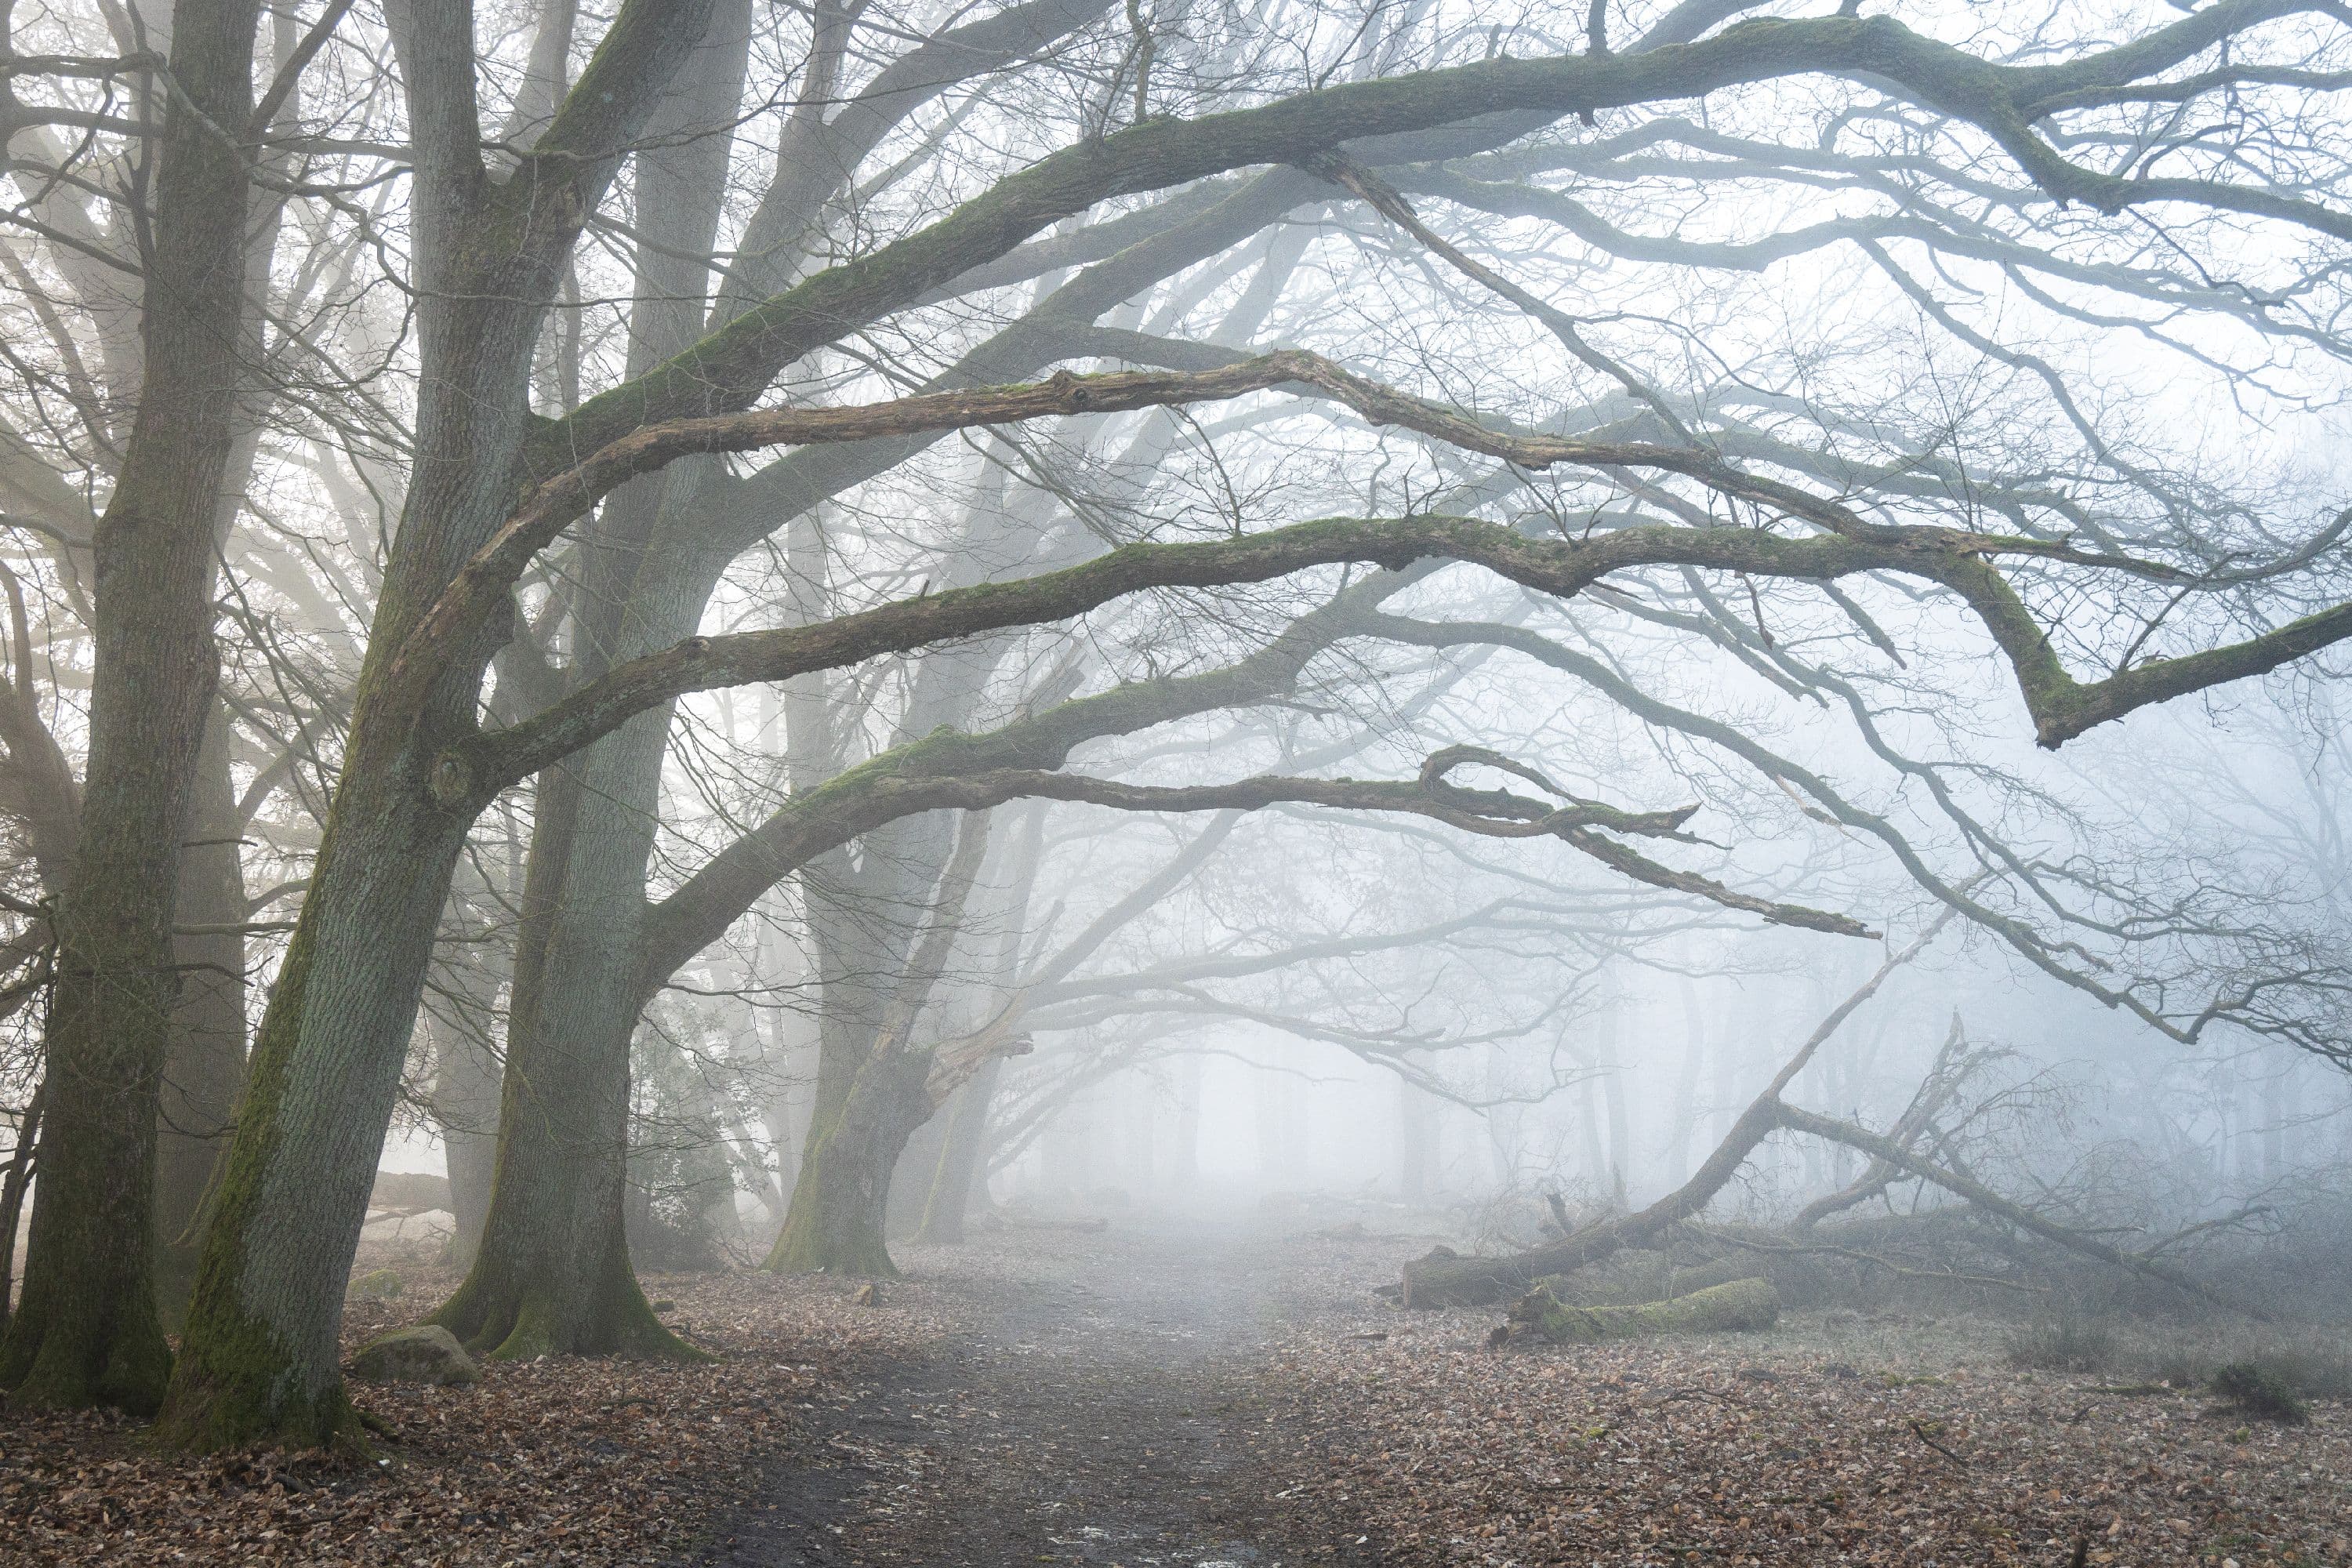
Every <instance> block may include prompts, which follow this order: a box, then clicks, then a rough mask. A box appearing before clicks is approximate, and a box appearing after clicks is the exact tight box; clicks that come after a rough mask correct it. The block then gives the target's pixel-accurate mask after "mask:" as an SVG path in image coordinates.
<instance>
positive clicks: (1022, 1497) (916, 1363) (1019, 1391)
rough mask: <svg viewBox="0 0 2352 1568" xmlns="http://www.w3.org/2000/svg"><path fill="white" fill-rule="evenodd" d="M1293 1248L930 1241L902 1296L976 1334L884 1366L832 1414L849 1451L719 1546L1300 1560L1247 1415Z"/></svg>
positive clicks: (767, 1567) (792, 1559)
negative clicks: (1248, 1437)
mask: <svg viewBox="0 0 2352 1568" xmlns="http://www.w3.org/2000/svg"><path fill="white" fill-rule="evenodd" d="M1280 1246H1281V1243H1280V1242H1279V1240H1278V1239H1276V1238H1273V1237H1255V1238H1253V1237H1247V1236H1240V1235H1236V1234H1235V1233H1234V1232H1232V1231H1229V1230H1228V1231H1211V1230H1206V1229H1202V1228H1188V1229H1178V1228H1171V1227H1167V1226H1154V1227H1152V1228H1151V1229H1150V1230H1149V1231H1148V1232H1143V1231H1139V1229H1138V1228H1137V1227H1133V1226H1121V1227H1118V1228H1115V1229H1113V1230H1111V1231H1108V1232H1105V1233H1101V1234H1098V1235H1072V1234H1070V1233H1055V1232H1020V1233H1012V1234H1008V1235H1001V1236H998V1237H992V1238H989V1239H988V1240H986V1241H984V1242H982V1243H981V1244H980V1245H977V1246H975V1247H968V1248H940V1249H932V1250H923V1249H912V1250H910V1251H908V1253H907V1254H906V1255H905V1256H904V1257H902V1258H901V1262H902V1264H903V1265H904V1266H905V1267H906V1268H908V1274H909V1277H910V1278H909V1279H908V1281H907V1282H906V1283H903V1284H886V1285H885V1286H884V1287H883V1288H882V1289H883V1291H884V1296H885V1305H884V1307H883V1308H882V1309H881V1310H889V1306H890V1303H892V1302H894V1301H897V1300H902V1299H905V1300H917V1301H920V1302H921V1303H922V1304H923V1305H924V1306H925V1307H927V1308H935V1309H945V1310H946V1314H947V1316H948V1317H949V1318H950V1320H951V1321H956V1322H959V1323H961V1325H963V1326H964V1331H963V1332H961V1333H960V1334H957V1335H955V1336H954V1337H952V1338H951V1339H950V1340H948V1341H946V1342H942V1343H940V1345H939V1347H938V1350H937V1352H936V1353H934V1354H930V1355H926V1356H924V1357H921V1358H919V1359H917V1360H912V1361H907V1362H902V1363H896V1364H894V1365H891V1366H889V1367H887V1368H885V1369H882V1371H881V1372H880V1373H879V1376H878V1378H877V1381H876V1383H875V1384H873V1385H872V1386H871V1387H869V1388H868V1389H867V1390H866V1391H865V1392H864V1393H863V1394H861V1396H860V1397H859V1398H858V1399H857V1400H856V1402H854V1403H853V1404H851V1405H847V1406H845V1407H844V1408H843V1409H842V1410H840V1411H839V1412H837V1413H835V1414H834V1415H832V1416H831V1417H830V1419H831V1421H832V1423H833V1426H832V1428H831V1430H830V1432H829V1434H828V1442H829V1447H830V1448H831V1449H832V1451H833V1452H835V1454H837V1455H838V1456H839V1457H840V1458H839V1462H838V1463H837V1464H835V1465H827V1466H824V1467H821V1468H796V1469H793V1470H789V1471H785V1472H783V1473H781V1474H779V1475H778V1476H777V1478H776V1480H775V1483H774V1488H773V1490H772V1495H771V1496H770V1498H769V1499H768V1500H767V1501H766V1502H765V1503H764V1504H763V1505H762V1506H761V1507H760V1508H758V1509H755V1510H751V1511H749V1512H746V1513H745V1514H742V1515H740V1516H739V1517H737V1518H736V1519H734V1520H732V1521H729V1522H728V1523H727V1524H726V1525H725V1526H724V1527H723V1528H722V1531H721V1536H722V1539H721V1541H720V1542H719V1543H717V1544H715V1545H714V1546H713V1547H712V1548H711V1549H710V1550H709V1552H707V1553H706V1554H705V1555H704V1556H702V1557H701V1558H700V1559H698V1561H699V1562H700V1563H703V1564H706V1565H709V1568H801V1565H803V1564H806V1565H810V1568H817V1565H823V1568H832V1565H834V1564H846V1563H921V1564H923V1565H925V1568H966V1565H969V1568H1004V1565H1007V1564H1013V1563H1097V1564H1113V1563H1116V1564H1122V1565H1124V1568H1143V1565H1150V1564H1170V1565H1174V1564H1182V1565H1184V1568H1213V1565H1216V1564H1231V1565H1234V1568H1276V1564H1279V1563H1284V1562H1285V1561H1288V1562H1291V1563H1297V1562H1298V1561H1299V1560H1300V1556H1299V1553H1298V1552H1296V1551H1295V1550H1286V1547H1285V1545H1284V1544H1283V1543H1282V1542H1280V1541H1279V1540H1278V1539H1277V1536H1278V1534H1279V1527H1278V1526H1277V1525H1276V1523H1275V1521H1274V1518H1273V1516H1272V1515H1271V1514H1270V1512H1269V1508H1268V1504H1269V1499H1268V1495H1267V1494H1268V1490H1269V1489H1268V1486H1267V1484H1266V1483H1265V1480H1264V1479H1263V1478H1261V1477H1260V1476H1258V1475H1257V1474H1256V1473H1255V1465H1254V1463H1253V1461H1252V1458H1251V1457H1250V1454H1249V1452H1248V1449H1247V1446H1246V1444H1245V1442H1244V1438H1243V1436H1242V1431H1241V1428H1242V1426H1243V1424H1244V1422H1246V1421H1247V1420H1248V1419H1249V1411H1250V1408H1251V1406H1252V1405H1253V1403H1254V1398H1253V1389H1254V1379H1255V1373H1256V1369H1257V1366H1258V1364H1259V1360H1260V1357H1261V1356H1262V1354H1263V1353H1264V1352H1263V1347H1264V1329H1263V1325H1264V1324H1265V1322H1266V1321H1267V1319H1268V1315H1269V1314H1270V1313H1271V1312H1272V1311H1273V1310H1274V1307H1273V1300H1272V1289H1273V1286H1274V1283H1275V1281H1276V1276H1278V1273H1279V1268H1280V1264H1279V1248H1280ZM1317 1560H1318V1562H1321V1563H1329V1562H1333V1561H1335V1559H1334V1558H1333V1557H1332V1556H1330V1555H1328V1554H1326V1553H1318V1554H1317ZM1337 1560H1338V1561H1344V1560H1345V1559H1344V1558H1340V1559H1337Z"/></svg>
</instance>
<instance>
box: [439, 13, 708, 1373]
mask: <svg viewBox="0 0 2352 1568" xmlns="http://www.w3.org/2000/svg"><path fill="white" fill-rule="evenodd" d="M749 47H750V20H749V13H748V7H747V6H746V5H744V4H743V3H742V0H722V3H721V4H719V5H716V6H714V7H713V16H712V21H711V31H710V33H709V36H708V38H707V40H706V42H705V44H704V46H703V47H700V48H699V49H698V50H697V51H696V53H695V54H694V56H693V57H692V58H691V59H690V61H689V62H688V66H687V68H685V69H684V70H683V71H682V72H681V73H680V77H679V79H678V82H677V91H675V92H673V93H672V94H671V95H670V96H669V97H668V98H667V100H665V104H664V107H663V109H662V110H661V111H660V113H659V114H658V115H657V116H656V120H655V121H654V124H653V126H652V128H651V130H650V132H649V135H648V137H647V142H648V143H649V146H648V147H647V148H646V150H644V151H641V152H640V153H638V154H637V165H638V166H637V176H636V185H637V192H638V197H637V199H638V212H637V222H638V229H639V232H640V234H641V235H642V236H643V237H644V238H645V240H646V243H645V245H644V246H642V247H640V250H639V254H638V257H637V259H636V269H637V293H638V304H637V306H636V309H635V311H634V312H633V313H632V317H631V322H630V342H629V359H628V367H627V368H628V374H630V375H632V376H636V375H642V374H646V372H647V371H649V370H651V369H652V368H653V367H654V366H655V365H656V364H658V363H661V362H662V361H663V360H666V359H667V358H668V357H669V356H670V355H672V354H674V353H677V352H678V351H679V350H681V349H683V348H685V347H687V346H688V344H690V343H691V342H694V341H695V340H696V339H697V338H698V337H699V336H700V335H701V332H702V329H703V320H704V304H703V301H704V300H705V298H706V296H707V294H708V292H709V267H708V266H707V264H705V263H704V262H702V261H700V260H698V259H696V258H699V257H702V256H705V255H708V254H709V250H710V247H711V245H712V243H713V239H714V236H715V234H716V231H717V227H718V224H719V207H720V204H721V201H722V199H723V197H724V194H725V187H726V172H727V163H728V153H729V147H730V139H729V137H728V135H727V133H726V131H725V129H724V128H725V127H726V125H727V124H728V122H729V121H730V116H731V115H732V114H733V112H734V110H735V105H736V101H737V100H738V99H739V97H740V93H741V88H742V79H743V72H744V68H745V61H746V58H747V53H748V50H749ZM670 488H671V482H670V477H669V476H667V475H662V474H655V475H648V476H646V477H645V478H643V479H638V480H636V481H635V482H634V483H632V484H631V485H629V486H627V487H625V489H622V490H620V491H618V492H616V493H615V494H614V496H613V497H612V498H610V499H609V500H608V501H607V502H606V504H605V506H604V510H603V511H602V513H601V514H600V515H599V517H598V518H597V519H596V521H595V522H594V524H593V527H592V531H591V535H590V541H589V548H588V550H587V551H586V556H587V560H588V563H589V564H588V571H589V574H590V578H591V581H590V584H589V588H588V591H587V592H586V593H585V594H584V595H583V598H584V600H585V602H586V607H585V608H583V612H582V614H581V616H580V620H581V628H582V629H581V637H580V639H579V640H580V645H581V646H580V649H579V658H578V659H577V662H576V668H574V669H573V670H572V672H571V673H572V674H573V675H575V676H578V677H582V678H593V677H594V676H595V675H597V674H600V673H602V672H603V670H604V669H605V668H609V667H610V666H611V665H612V664H613V663H614V662H617V661H618V660H621V659H624V658H631V657H635V656H637V655H642V654H646V653H650V652H652V651H654V650H655V649H656V648H659V647H667V646H668V645H670V644H672V643H675V642H677V641H678V640H680V639H681V638H684V637H688V636H691V635H692V633H693V631H694V629H695V626H696V625H697V623H698V621H699V620H700V618H701V615H702V608H703V605H705V604H706V603H708V601H709V596H710V594H711V591H712V589H713V588H714V587H715V585H716V584H717V583H718V580H719V574H720V573H721V572H722V571H723V570H724V569H725V566H726V562H727V557H726V554H725V553H724V552H720V551H718V550H712V549H708V548H705V549H691V548H684V549H675V550H664V551H660V552H653V551H649V550H648V548H647V545H648V542H649V540H650V538H651V535H652V533H653V531H654V530H655V528H656V526H657V524H658V522H659V521H660V518H661V513H662V508H663V505H664V500H665V497H666V495H667V492H668V490H669V489H670ZM670 717H671V714H670V710H668V709H667V708H663V709H660V710H655V711H652V712H648V713H643V714H639V715H638V716H637V717H636V718H635V719H633V720H632V721H629V722H628V723H627V724H625V725H624V726H623V727H622V728H621V729H620V730H618V731H615V732H614V733H613V734H611V735H608V736H606V737H604V739H603V740H602V741H599V742H597V743H596V744H594V745H593V746H591V747H589V748H588V749H587V750H586V751H585V752H582V753H581V754H580V755H579V756H577V757H574V758H572V759H571V760H569V761H568V762H567V763H564V764H563V765H562V767H561V768H559V769H557V770H555V771H553V772H551V773H548V774H546V775H543V776H542V779H541V790H540V796H539V811H538V813H537V815H536V816H535V819H534V822H533V826H532V834H531V844H530V861H529V865H528V868H527V870H526V872H525V877H524V891H523V910H524V918H523V922H522V928H521V930H520V932H519V934H518V952H517V957H516V964H515V977H514V984H513V988H512V991H511V994H510V995H511V999H510V1002H509V1012H508V1026H507V1073H506V1080H505V1086H504V1089H503V1091H502V1092H501V1095H500V1098H499V1132H498V1139H497V1142H496V1145H495V1150H494V1152H493V1155H492V1163H493V1168H494V1171H495V1175H494V1178H493V1180H492V1183H491V1186H490V1194H491V1195H490V1202H489V1207H488V1213H487V1214H486V1215H485V1216H484V1218H483V1222H482V1231H481V1239H480V1243H479V1245H478V1247H477V1248H476V1249H475V1252H474V1255H473V1258H472V1259H471V1265H470V1268H469V1270H468V1273H467V1279H466V1283H465V1284H464V1285H463V1286H461V1287H460V1288H459V1289H458V1291H457V1294H456V1295H455V1296H453V1297H451V1298H450V1300H449V1301H448V1302H447V1303H446V1305H445V1306H443V1308H442V1309H441V1310H440V1311H438V1312H437V1313H436V1314H435V1316H434V1319H433V1321H435V1322H437V1323H439V1324H441V1325H442V1326H443V1327H445V1328H447V1329H448V1330H449V1331H451V1332H452V1333H455V1334H456V1335H457V1337H458V1338H459V1339H461V1340H463V1341H465V1342H467V1344H468V1345H469V1346H471V1347H472V1348H474V1349H476V1350H478V1351H480V1352H485V1353H488V1354H491V1355H498V1356H509V1357H527V1356H533V1355H541V1354H546V1353H551V1352H562V1353H566V1354H575V1355H601V1354H624V1355H641V1356H664V1357H674V1358H677V1359H692V1358H696V1357H698V1356H699V1355H700V1353H701V1352H698V1351H695V1350H694V1349H693V1348H692V1347H690V1346H688V1344H686V1343H685V1342H683V1341H681V1340H679V1339H677V1337H675V1336H674V1335H672V1334H671V1333H670V1332H669V1331H667V1330H666V1329H664V1328H663V1327H662V1326H661V1324H660V1322H659V1321H657V1320H656V1318H655V1316H654V1314H653V1311H652V1310H651V1309H650V1308H649V1307H648V1306H647V1305H646V1301H645V1298H644V1296H643V1294H642V1292H640V1291H639V1289H638V1288H637V1282H636V1275H635V1271H634V1270H633V1269H632V1268H631V1267H630V1263H629V1247H628V1238H627V1233H626V1224H625V1214H626V1208H625V1205H626V1201H627V1191H628V1131H629V1081H630V1079H629V1047H630V1042H631V1039H632V1038H633V1037H634V1035H635V1023H636V1019H637V1016H638V1015H639V1013H640V1012H641V1011H642V1010H643V1008H644V1006H645V1004H646V1000H647V991H646V978H647V977H646V974H645V967H646V965H645V959H644V950H643V943H642V941H641V927H642V924H643V921H644V917H645V907H646V899H645V887H646V860H647V857H648V856H649V855H650V854H651V852H652V848H653V836H654V826H655V824H656V822H657V821H658V819H659V816H660V813H661V810H662V804H663V802H662V764H663V761H664V758H665V757H666V755H667V747H668V739H667V737H668V731H669V723H670Z"/></svg>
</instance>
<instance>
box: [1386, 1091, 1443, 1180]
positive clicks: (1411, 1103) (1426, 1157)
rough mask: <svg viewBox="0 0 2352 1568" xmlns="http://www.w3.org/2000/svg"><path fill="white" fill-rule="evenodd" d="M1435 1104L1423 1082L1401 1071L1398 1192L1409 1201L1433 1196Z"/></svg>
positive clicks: (1397, 1119)
mask: <svg viewBox="0 0 2352 1568" xmlns="http://www.w3.org/2000/svg"><path fill="white" fill-rule="evenodd" d="M1435 1109H1436V1108H1435V1107H1434V1106H1433V1105H1432V1104H1431V1103H1430V1098H1429V1096H1428V1095H1427V1094H1425V1093H1423V1091H1422V1089H1421V1088H1420V1086H1419V1085H1417V1084H1415V1083H1414V1082H1413V1081H1412V1079H1409V1078H1406V1077H1404V1076H1403V1075H1402V1074H1399V1075H1398V1077H1397V1080H1396V1152H1397V1154H1396V1157H1397V1196H1398V1197H1399V1198H1401V1199H1402V1200H1403V1201H1404V1202H1406V1203H1408V1204H1419V1203H1422V1202H1424V1201H1425V1200H1426V1199H1427V1198H1428V1196H1429V1186H1430V1183H1429V1168H1430V1163H1431V1162H1430V1156H1431V1153H1432V1151H1431V1148H1430V1144H1431V1142H1433V1136H1432V1135H1433V1133H1434V1131H1435V1130H1436V1129H1435V1125H1434V1124H1435V1121H1436V1118H1435V1116H1434V1115H1433V1111H1434V1110H1435Z"/></svg>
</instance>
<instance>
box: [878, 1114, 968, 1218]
mask: <svg viewBox="0 0 2352 1568" xmlns="http://www.w3.org/2000/svg"><path fill="white" fill-rule="evenodd" d="M950 1098H952V1097H950ZM947 1143H948V1119H947V1117H946V1116H945V1115H935V1116H927V1117H925V1118H924V1119H923V1121H922V1124H921V1125H920V1126H919V1127H917V1128H916V1129H915V1131H913V1132H911V1133H909V1134H908V1138H907V1143H906V1147H904V1148H903V1149H901V1150H899V1152H898V1162H897V1163H895V1164H893V1165H892V1166H891V1168H890V1202H889V1205H888V1207H887V1209H886V1210H885V1211H884V1213H883V1216H882V1218H883V1229H884V1232H885V1233H886V1234H887V1235H890V1236H903V1237H913V1236H914V1235H915V1233H916V1232H917V1231H919V1230H920V1229H921V1228H922V1225H923V1215H924V1213H925V1211H927V1210H928V1209H929V1206H930V1198H931V1188H932V1186H933V1185H935V1184H937V1182H938V1180H939V1173H940V1156H941V1154H942V1153H944V1152H946V1149H947Z"/></svg>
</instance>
